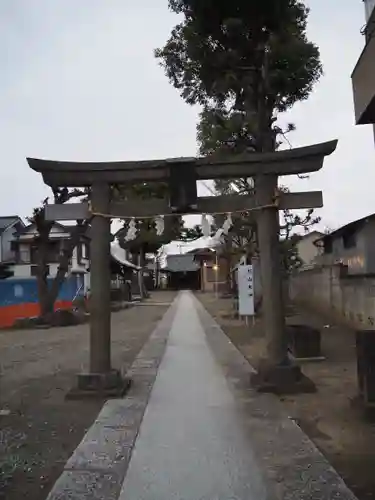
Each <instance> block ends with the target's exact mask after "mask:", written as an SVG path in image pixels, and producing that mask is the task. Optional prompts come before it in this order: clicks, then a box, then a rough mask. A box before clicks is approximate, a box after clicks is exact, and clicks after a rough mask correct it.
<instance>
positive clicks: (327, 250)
mask: <svg viewBox="0 0 375 500" xmlns="http://www.w3.org/2000/svg"><path fill="white" fill-rule="evenodd" d="M332 252H333V245H332V240H331V238H326V239H325V240H324V253H327V254H329V253H332Z"/></svg>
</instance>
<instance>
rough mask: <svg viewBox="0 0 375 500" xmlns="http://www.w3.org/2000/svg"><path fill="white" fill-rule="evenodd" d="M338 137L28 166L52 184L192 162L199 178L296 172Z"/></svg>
mask: <svg viewBox="0 0 375 500" xmlns="http://www.w3.org/2000/svg"><path fill="white" fill-rule="evenodd" d="M336 146H337V140H334V141H329V142H325V143H321V144H314V145H313V146H306V147H302V148H295V149H290V150H283V151H277V152H274V153H246V154H242V155H233V156H227V157H225V158H218V157H216V156H210V157H205V158H195V157H191V158H190V157H187V158H185V157H183V158H169V159H164V160H146V161H126V162H121V161H119V162H67V161H51V160H42V159H36V158H27V162H28V164H29V166H30V167H31V168H32V169H33V170H35V171H36V172H39V173H41V174H42V175H43V180H44V182H45V183H46V184H47V185H49V186H52V187H60V186H61V187H62V186H67V187H75V186H77V187H78V186H91V185H92V184H93V183H94V182H98V183H99V182H106V183H109V184H116V183H132V182H139V181H165V180H167V179H169V177H170V171H171V168H174V167H178V168H179V169H183V168H184V165H186V166H189V167H190V168H191V167H192V166H193V167H194V170H195V175H196V179H197V180H203V179H224V178H240V177H253V176H255V175H259V174H276V175H293V174H303V173H308V172H316V171H318V170H320V169H321V168H322V166H323V161H324V157H325V156H328V155H330V154H331V153H333V152H334V150H335V149H336Z"/></svg>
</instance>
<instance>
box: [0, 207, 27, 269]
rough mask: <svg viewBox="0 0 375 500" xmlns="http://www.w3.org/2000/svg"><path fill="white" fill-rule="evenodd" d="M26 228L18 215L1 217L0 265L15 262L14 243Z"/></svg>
mask: <svg viewBox="0 0 375 500" xmlns="http://www.w3.org/2000/svg"><path fill="white" fill-rule="evenodd" d="M24 227H25V224H24V223H23V222H22V220H21V218H20V217H18V215H10V216H6V217H0V263H8V262H9V263H14V262H15V252H14V250H13V248H12V241H13V239H14V237H15V235H16V234H17V233H18V232H19V231H21V230H22V229H23V228H24Z"/></svg>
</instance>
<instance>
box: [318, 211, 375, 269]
mask: <svg viewBox="0 0 375 500" xmlns="http://www.w3.org/2000/svg"><path fill="white" fill-rule="evenodd" d="M315 244H316V245H317V246H318V247H320V249H321V252H322V253H321V255H319V256H318V257H317V259H316V261H317V263H318V264H322V265H333V264H343V265H344V266H346V267H347V272H348V274H351V275H369V274H374V273H375V214H372V215H369V216H367V217H363V218H362V219H359V220H356V221H353V222H350V223H349V224H346V225H345V226H342V227H340V228H339V229H337V230H336V231H333V232H331V233H329V234H326V235H324V236H322V237H321V238H318V239H317V240H316V242H315Z"/></svg>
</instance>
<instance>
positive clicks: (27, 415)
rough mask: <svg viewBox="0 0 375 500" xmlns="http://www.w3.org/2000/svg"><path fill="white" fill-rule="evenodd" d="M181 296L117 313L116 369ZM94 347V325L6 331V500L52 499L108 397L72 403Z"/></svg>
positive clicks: (2, 431) (0, 380)
mask: <svg viewBox="0 0 375 500" xmlns="http://www.w3.org/2000/svg"><path fill="white" fill-rule="evenodd" d="M174 295H175V293H173V292H155V293H153V294H152V296H151V298H150V299H149V300H147V301H146V302H144V303H143V304H142V305H140V306H134V307H132V308H130V309H127V310H124V311H121V312H118V313H113V314H112V361H113V367H114V368H118V369H121V370H122V371H123V372H125V371H126V370H127V369H128V367H129V366H130V365H131V364H132V362H133V360H134V358H135V357H136V355H137V354H138V352H139V351H140V350H141V348H142V346H143V344H144V343H145V342H146V341H147V339H148V337H149V335H150V334H151V332H152V330H153V328H154V327H155V324H156V323H157V322H158V321H159V320H160V319H161V317H162V316H163V314H164V313H165V311H166V310H167V309H168V306H169V304H170V303H171V301H172V300H173V298H174ZM88 346H89V335H88V325H80V326H78V327H66V328H53V329H49V330H27V331H25V330H24V331H7V332H0V363H1V365H0V412H1V413H0V498H6V499H7V500H21V499H25V498H28V499H30V500H45V498H46V496H47V494H48V492H49V490H50V489H51V488H52V486H53V484H54V482H55V481H56V479H57V478H58V477H59V475H60V474H61V472H62V469H63V466H64V464H65V462H66V461H67V459H68V458H69V457H70V455H71V454H72V452H73V451H74V449H75V448H76V446H77V445H78V444H79V442H80V441H81V439H82V438H83V436H84V434H85V432H86V430H87V429H88V428H89V427H90V426H91V424H92V423H93V421H94V420H95V418H96V416H97V414H98V412H99V411H100V409H101V407H102V405H103V401H101V402H100V401H93V400H83V401H66V400H65V395H66V393H67V392H68V391H69V389H70V388H71V387H72V386H73V385H74V383H75V379H76V374H77V373H79V372H81V371H84V370H85V369H86V367H87V361H88V354H89V351H88ZM4 410H5V411H4ZM8 411H9V415H6V414H5V413H7V412H8Z"/></svg>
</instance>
